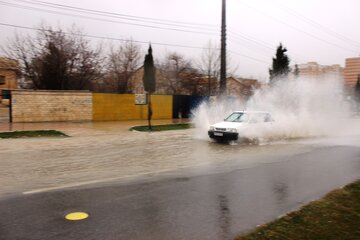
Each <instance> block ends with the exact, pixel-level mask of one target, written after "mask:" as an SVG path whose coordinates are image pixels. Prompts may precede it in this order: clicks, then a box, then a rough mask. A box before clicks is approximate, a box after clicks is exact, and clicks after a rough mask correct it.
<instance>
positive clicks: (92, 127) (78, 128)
mask: <svg viewBox="0 0 360 240" xmlns="http://www.w3.org/2000/svg"><path fill="white" fill-rule="evenodd" d="M189 121H190V120H189V119H160V120H152V121H151V123H152V124H153V125H161V124H172V123H181V122H189ZM147 124H148V122H147V120H132V121H106V122H40V123H8V122H0V132H8V131H26V130H58V131H62V132H64V133H66V134H68V135H70V136H89V135H99V134H101V135H103V134H114V133H120V132H127V131H128V130H129V128H131V127H133V126H140V125H147Z"/></svg>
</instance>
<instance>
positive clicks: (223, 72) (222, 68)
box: [219, 0, 226, 95]
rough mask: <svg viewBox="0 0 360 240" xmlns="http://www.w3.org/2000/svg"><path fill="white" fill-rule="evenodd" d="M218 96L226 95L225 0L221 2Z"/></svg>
mask: <svg viewBox="0 0 360 240" xmlns="http://www.w3.org/2000/svg"><path fill="white" fill-rule="evenodd" d="M220 51H221V52H220V92H219V93H220V95H225V94H226V0H222V12H221V50H220Z"/></svg>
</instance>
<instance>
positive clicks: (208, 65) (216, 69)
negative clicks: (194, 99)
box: [199, 41, 220, 96]
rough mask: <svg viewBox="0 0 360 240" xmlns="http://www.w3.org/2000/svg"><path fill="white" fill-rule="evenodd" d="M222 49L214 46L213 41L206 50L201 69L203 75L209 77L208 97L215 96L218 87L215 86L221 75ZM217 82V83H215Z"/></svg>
mask: <svg viewBox="0 0 360 240" xmlns="http://www.w3.org/2000/svg"><path fill="white" fill-rule="evenodd" d="M219 49H220V48H219V47H218V46H216V45H215V44H213V43H212V42H211V41H209V42H208V44H207V46H206V48H204V50H203V52H202V54H201V58H200V64H199V67H200V69H201V72H202V74H204V75H206V76H207V79H208V95H209V96H211V95H213V94H215V91H214V90H216V88H217V86H213V85H214V84H212V82H213V83H215V84H216V80H217V79H218V78H219V74H220V50H219ZM214 80H215V81H214Z"/></svg>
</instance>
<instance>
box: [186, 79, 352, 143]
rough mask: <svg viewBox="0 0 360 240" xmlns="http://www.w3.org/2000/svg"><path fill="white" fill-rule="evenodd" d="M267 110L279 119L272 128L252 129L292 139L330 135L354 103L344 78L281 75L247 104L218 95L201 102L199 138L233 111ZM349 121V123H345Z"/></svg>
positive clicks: (197, 117) (196, 114) (265, 135)
mask: <svg viewBox="0 0 360 240" xmlns="http://www.w3.org/2000/svg"><path fill="white" fill-rule="evenodd" d="M243 109H246V110H249V111H267V112H270V113H271V115H272V116H273V118H274V119H275V122H274V123H273V126H272V127H271V128H270V129H269V128H258V129H256V130H254V131H255V132H254V131H252V132H251V134H252V135H253V137H257V138H259V139H262V138H264V139H292V138H303V137H317V136H329V135H332V136H333V135H336V134H338V133H339V127H340V126H346V125H347V124H346V119H348V117H349V116H350V113H351V111H350V106H349V104H348V103H347V102H346V101H344V100H343V96H342V82H341V80H340V79H338V78H336V77H334V76H330V75H329V76H327V77H326V78H324V79H314V78H298V79H293V80H289V79H279V80H278V81H277V82H276V83H275V84H274V85H272V86H271V87H270V86H264V87H263V88H261V89H259V90H255V92H254V95H253V96H252V97H251V98H250V99H249V101H248V102H247V103H246V106H244V103H242V102H240V101H232V100H229V99H227V100H220V99H217V100H215V101H213V102H210V103H203V104H201V105H200V106H199V107H198V108H197V109H196V110H195V111H194V112H193V116H194V117H193V123H194V124H195V126H196V128H197V131H196V135H195V137H196V138H199V139H206V138H207V130H208V128H209V126H210V125H211V124H214V123H216V122H220V121H222V120H223V119H224V118H225V117H226V116H227V115H229V114H230V113H231V112H232V111H236V110H237V111H239V110H243ZM344 124H345V125H344Z"/></svg>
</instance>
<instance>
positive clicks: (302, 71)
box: [292, 62, 344, 79]
mask: <svg viewBox="0 0 360 240" xmlns="http://www.w3.org/2000/svg"><path fill="white" fill-rule="evenodd" d="M298 69H299V77H308V78H315V79H325V78H326V77H329V76H334V77H337V78H340V79H342V78H343V75H344V68H343V67H341V66H340V65H339V64H334V65H320V64H318V63H317V62H308V63H305V64H299V65H298ZM292 73H293V75H294V74H295V67H294V66H293V67H292Z"/></svg>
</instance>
